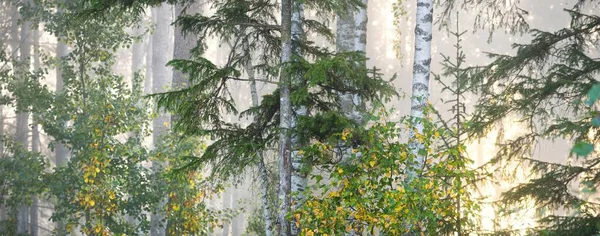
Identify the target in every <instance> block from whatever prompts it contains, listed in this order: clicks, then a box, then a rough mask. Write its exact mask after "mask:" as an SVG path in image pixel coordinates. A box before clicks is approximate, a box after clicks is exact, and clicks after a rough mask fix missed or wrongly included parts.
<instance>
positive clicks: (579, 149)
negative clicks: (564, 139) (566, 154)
mask: <svg viewBox="0 0 600 236" xmlns="http://www.w3.org/2000/svg"><path fill="white" fill-rule="evenodd" d="M593 150H594V145H592V144H589V143H586V142H578V143H577V144H575V146H573V149H571V152H574V153H575V154H577V155H578V156H587V155H589V154H590V153H591V152H592V151H593Z"/></svg>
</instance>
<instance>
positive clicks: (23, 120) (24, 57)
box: [16, 20, 31, 234]
mask: <svg viewBox="0 0 600 236" xmlns="http://www.w3.org/2000/svg"><path fill="white" fill-rule="evenodd" d="M30 25H31V24H30V22H28V21H26V20H24V21H23V22H22V27H21V40H20V41H21V42H20V43H21V45H20V48H19V49H20V50H21V55H20V61H21V65H20V69H19V71H20V72H21V73H20V75H19V77H20V78H19V83H27V77H28V73H29V65H30V63H29V57H30V56H31V48H30V47H31V41H30V35H29V34H30ZM17 103H20V101H17ZM16 140H17V143H19V144H21V145H22V147H23V148H24V149H26V150H29V113H28V112H22V111H21V112H17V133H16ZM28 231H29V206H27V205H25V204H22V205H20V206H19V209H18V218H17V233H19V234H26V233H29V232H28Z"/></svg>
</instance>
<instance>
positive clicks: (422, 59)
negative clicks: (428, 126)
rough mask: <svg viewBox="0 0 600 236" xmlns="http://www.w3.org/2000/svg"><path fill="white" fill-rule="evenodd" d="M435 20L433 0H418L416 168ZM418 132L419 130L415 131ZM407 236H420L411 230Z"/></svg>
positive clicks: (410, 178) (412, 134)
mask: <svg viewBox="0 0 600 236" xmlns="http://www.w3.org/2000/svg"><path fill="white" fill-rule="evenodd" d="M432 23H433V0H417V16H416V26H415V51H414V60H413V81H412V98H411V107H410V116H411V118H412V119H413V121H414V122H415V123H414V124H415V128H414V129H411V130H410V133H409V140H411V142H410V143H409V149H410V150H411V152H412V153H413V154H414V155H415V157H416V163H415V165H416V166H415V168H413V169H416V168H419V167H420V166H422V165H423V164H424V161H425V157H424V156H423V155H420V154H419V150H421V149H423V147H424V146H423V144H422V143H419V142H418V141H416V140H415V138H414V137H415V134H416V133H421V134H422V133H423V122H422V119H423V118H425V114H424V110H425V107H426V106H427V101H428V98H429V75H430V73H431V68H430V65H431V39H432ZM415 132H416V133H415ZM413 169H409V170H408V171H406V172H405V173H406V176H407V177H406V179H405V181H406V182H407V183H410V182H411V181H413V180H414V179H415V178H416V177H417V175H416V172H415V171H414V170H413ZM406 235H417V232H414V231H411V232H408V233H407V234H406Z"/></svg>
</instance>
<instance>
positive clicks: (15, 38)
mask: <svg viewBox="0 0 600 236" xmlns="http://www.w3.org/2000/svg"><path fill="white" fill-rule="evenodd" d="M10 7H11V10H10V11H11V13H10V15H11V27H10V32H9V36H10V40H9V42H10V43H9V44H10V50H11V51H10V55H11V58H10V59H11V60H12V63H11V64H12V67H13V68H12V69H13V70H14V71H16V70H17V64H18V63H17V61H18V59H19V58H18V56H19V54H18V49H19V11H18V9H17V7H16V6H15V5H13V4H11V5H10ZM2 118H3V121H4V116H3V117H2ZM3 123H4V122H3ZM10 211H11V210H10V209H9V208H3V211H2V212H1V214H0V221H2V222H5V221H6V220H8V218H9V212H10Z"/></svg>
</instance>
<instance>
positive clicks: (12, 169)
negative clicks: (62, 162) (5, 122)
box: [0, 137, 48, 235]
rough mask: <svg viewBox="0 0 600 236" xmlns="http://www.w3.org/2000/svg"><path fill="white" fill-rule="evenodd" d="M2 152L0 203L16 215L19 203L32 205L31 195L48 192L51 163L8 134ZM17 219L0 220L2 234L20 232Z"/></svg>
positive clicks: (11, 213) (3, 142)
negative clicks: (47, 178) (47, 179)
mask: <svg viewBox="0 0 600 236" xmlns="http://www.w3.org/2000/svg"><path fill="white" fill-rule="evenodd" d="M1 155H2V156H1V157H0V206H4V207H6V208H5V209H6V210H7V211H8V212H9V214H8V215H9V216H14V215H16V214H14V213H16V211H17V209H18V207H19V206H20V205H24V204H25V205H28V204H31V201H32V196H37V195H40V194H41V193H43V192H45V191H46V188H47V186H46V182H45V179H46V176H47V173H46V168H47V165H48V163H47V161H46V159H45V158H44V157H43V156H42V155H41V154H40V153H32V152H30V151H28V150H27V149H25V148H24V147H23V146H21V145H19V144H17V143H15V142H14V141H12V140H11V139H10V138H7V137H3V138H2V154H1ZM23 170H27V171H23ZM16 220H17V219H15V218H13V217H9V218H8V219H6V221H2V222H0V233H2V234H6V235H17V233H16V227H14V226H15V225H16V224H15V223H16Z"/></svg>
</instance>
